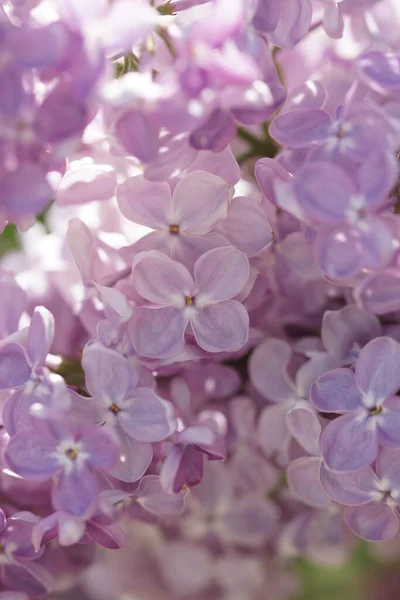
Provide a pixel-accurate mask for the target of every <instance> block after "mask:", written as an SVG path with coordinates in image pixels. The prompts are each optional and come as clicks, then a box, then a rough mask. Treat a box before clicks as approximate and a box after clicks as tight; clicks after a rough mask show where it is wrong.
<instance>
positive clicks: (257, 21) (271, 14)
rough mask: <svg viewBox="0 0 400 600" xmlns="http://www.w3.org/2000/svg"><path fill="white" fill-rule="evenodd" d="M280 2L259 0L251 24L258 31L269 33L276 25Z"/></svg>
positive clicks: (279, 12) (280, 6)
mask: <svg viewBox="0 0 400 600" xmlns="http://www.w3.org/2000/svg"><path fill="white" fill-rule="evenodd" d="M281 8H282V3H281V2H280V1H279V0H278V1H273V2H270V1H268V0H259V1H258V2H257V9H256V11H255V13H254V17H253V21H252V24H253V25H254V27H255V28H256V29H257V30H258V31H262V32H265V33H271V32H272V31H274V29H275V28H276V26H277V25H278V20H279V16H280V14H281Z"/></svg>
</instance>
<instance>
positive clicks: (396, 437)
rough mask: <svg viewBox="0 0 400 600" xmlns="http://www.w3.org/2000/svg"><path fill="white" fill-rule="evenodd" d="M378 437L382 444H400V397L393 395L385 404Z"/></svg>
mask: <svg viewBox="0 0 400 600" xmlns="http://www.w3.org/2000/svg"><path fill="white" fill-rule="evenodd" d="M377 431H378V438H379V441H380V443H381V444H382V446H389V447H390V446H392V447H395V448H396V447H399V446H400V398H399V396H391V397H390V398H389V399H388V400H387V401H386V402H385V404H384V409H383V411H382V413H381V414H380V415H379V418H378V424H377Z"/></svg>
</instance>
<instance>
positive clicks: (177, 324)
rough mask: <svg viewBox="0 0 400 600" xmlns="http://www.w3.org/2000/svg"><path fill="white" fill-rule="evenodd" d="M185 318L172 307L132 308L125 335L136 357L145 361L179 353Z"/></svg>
mask: <svg viewBox="0 0 400 600" xmlns="http://www.w3.org/2000/svg"><path fill="white" fill-rule="evenodd" d="M188 322H189V318H188V317H187V316H185V312H184V310H181V309H180V308H173V307H163V308H154V309H152V308H147V307H139V308H136V309H135V311H134V313H133V317H132V319H131V321H130V323H129V335H130V338H131V341H132V344H133V346H134V348H135V350H136V352H137V353H138V354H140V355H141V356H146V357H147V358H168V357H170V356H175V355H176V354H179V352H181V351H182V350H183V346H184V333H185V329H186V326H187V324H188Z"/></svg>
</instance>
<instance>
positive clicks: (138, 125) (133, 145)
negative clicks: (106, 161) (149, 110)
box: [115, 109, 159, 162]
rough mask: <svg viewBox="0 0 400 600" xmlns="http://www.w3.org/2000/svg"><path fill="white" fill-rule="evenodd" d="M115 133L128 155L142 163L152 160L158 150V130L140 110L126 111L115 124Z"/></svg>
mask: <svg viewBox="0 0 400 600" xmlns="http://www.w3.org/2000/svg"><path fill="white" fill-rule="evenodd" d="M115 133H116V136H117V137H118V139H119V141H120V142H121V144H122V146H123V147H124V148H125V150H126V151H127V152H129V154H132V155H133V156H136V158H138V159H139V160H141V161H143V162H150V161H152V160H154V159H155V158H156V156H157V153H158V148H159V129H158V127H156V125H155V124H154V123H152V121H151V120H150V118H149V117H148V116H147V115H146V114H145V113H144V112H142V111H140V110H133V109H132V110H128V111H127V112H125V113H124V114H123V115H122V116H121V117H120V118H119V119H118V120H117V122H116V124H115Z"/></svg>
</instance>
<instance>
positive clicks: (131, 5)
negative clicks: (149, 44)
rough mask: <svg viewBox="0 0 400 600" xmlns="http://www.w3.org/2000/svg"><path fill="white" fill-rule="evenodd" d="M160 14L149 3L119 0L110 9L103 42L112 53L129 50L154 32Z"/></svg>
mask: <svg viewBox="0 0 400 600" xmlns="http://www.w3.org/2000/svg"><path fill="white" fill-rule="evenodd" d="M160 18H161V17H160V15H159V13H158V12H157V10H156V9H155V8H153V7H152V6H150V5H149V4H145V3H143V2H140V1H139V2H138V1H137V0H135V1H134V2H132V1H131V0H117V1H116V2H114V3H113V4H112V5H111V6H110V8H109V11H108V14H107V20H106V23H105V25H104V32H103V36H102V43H103V44H104V47H105V48H106V49H107V51H108V53H109V54H110V55H113V54H117V53H118V52H121V51H123V50H124V51H125V52H129V51H130V50H131V48H132V46H136V45H137V44H139V43H140V42H141V41H143V40H145V38H146V37H147V36H148V35H150V34H151V33H152V31H153V30H154V29H155V28H156V26H157V25H158V24H159V23H160Z"/></svg>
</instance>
